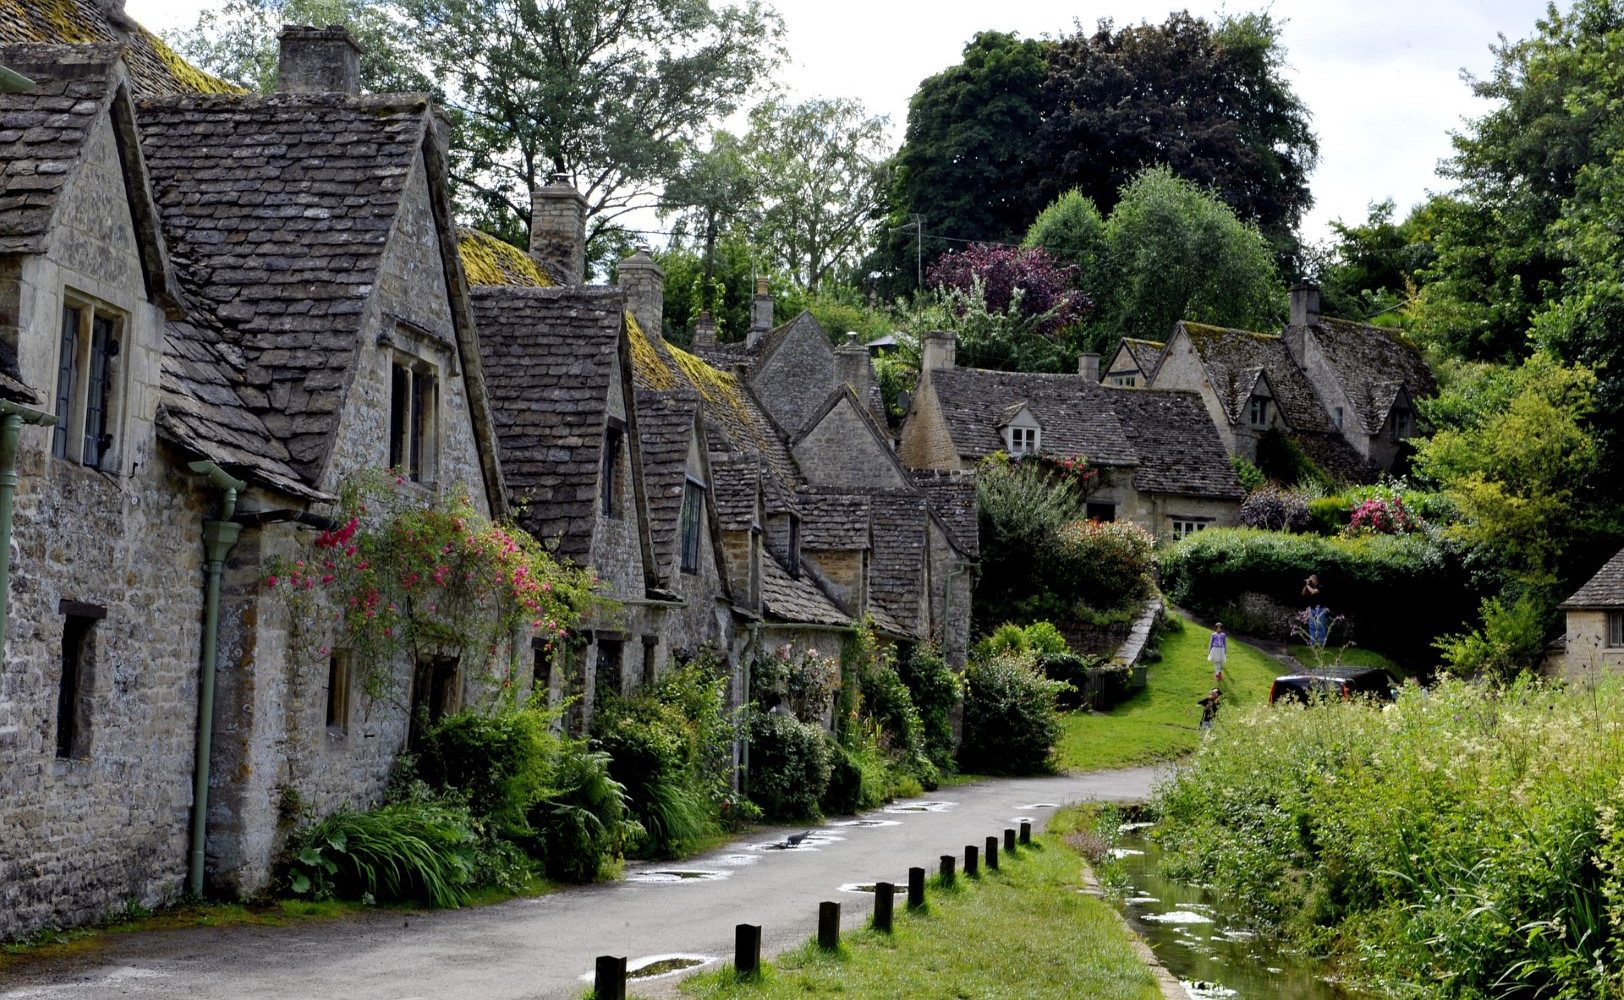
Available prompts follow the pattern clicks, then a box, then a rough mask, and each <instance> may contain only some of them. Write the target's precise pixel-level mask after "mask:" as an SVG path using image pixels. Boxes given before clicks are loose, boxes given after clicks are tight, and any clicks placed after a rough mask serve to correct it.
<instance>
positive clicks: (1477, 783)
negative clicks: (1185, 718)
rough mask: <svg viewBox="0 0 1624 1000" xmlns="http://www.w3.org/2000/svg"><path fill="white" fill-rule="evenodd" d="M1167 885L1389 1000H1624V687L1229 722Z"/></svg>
mask: <svg viewBox="0 0 1624 1000" xmlns="http://www.w3.org/2000/svg"><path fill="white" fill-rule="evenodd" d="M1158 806H1159V809H1160V810H1161V813H1162V816H1163V822H1162V824H1161V826H1160V828H1159V833H1158V836H1159V837H1160V838H1161V839H1162V840H1163V842H1164V843H1165V845H1166V846H1167V847H1168V848H1169V851H1170V860H1169V865H1170V868H1169V874H1170V875H1172V876H1173V877H1175V878H1180V879H1184V880H1187V881H1196V882H1202V883H1206V884H1209V885H1212V886H1213V887H1215V888H1217V889H1219V890H1220V891H1222V892H1225V893H1227V894H1229V895H1231V896H1233V897H1235V898H1237V899H1238V900H1240V901H1242V902H1244V903H1245V904H1247V905H1248V906H1249V907H1250V909H1251V912H1252V913H1253V914H1255V916H1256V918H1257V921H1258V922H1259V923H1260V924H1262V925H1265V926H1266V927H1270V928H1274V929H1277V930H1279V931H1281V932H1283V933H1284V934H1286V935H1288V936H1290V937H1293V938H1296V939H1297V940H1298V941H1300V942H1302V943H1305V944H1307V945H1308V946H1310V947H1313V948H1316V949H1318V950H1321V951H1329V952H1334V953H1337V954H1338V955H1339V956H1340V957H1341V958H1342V960H1343V961H1344V963H1345V964H1346V965H1347V966H1348V967H1349V968H1348V971H1350V972H1351V973H1352V974H1354V975H1355V976H1357V977H1360V978H1364V979H1367V980H1371V981H1377V982H1380V983H1382V984H1384V985H1386V986H1387V987H1389V988H1390V989H1393V990H1395V992H1397V993H1399V994H1400V995H1407V996H1408V995H1413V996H1443V997H1467V998H1489V997H1495V998H1501V997H1504V998H1519V1000H1520V998H1553V1000H1602V998H1613V1000H1616V998H1619V997H1624V971H1621V970H1624V880H1621V877H1620V871H1621V869H1620V865H1621V864H1624V828H1621V827H1620V825H1619V824H1618V822H1617V817H1618V815H1619V812H1620V811H1621V809H1624V683H1621V682H1620V681H1619V680H1617V679H1614V680H1608V681H1604V682H1603V683H1602V684H1600V685H1599V686H1597V687H1595V688H1586V689H1578V688H1575V689H1561V688H1555V687H1550V686H1546V685H1543V684H1539V683H1534V682H1522V683H1519V684H1517V685H1514V686H1512V687H1509V688H1505V689H1493V688H1488V687H1484V686H1472V685H1468V684H1465V683H1461V682H1455V681H1450V682H1446V683H1444V684H1442V685H1440V686H1438V687H1437V688H1434V689H1432V690H1431V691H1422V690H1421V689H1419V688H1417V687H1415V686H1413V685H1412V686H1410V687H1408V688H1407V689H1406V690H1405V692H1404V693H1403V695H1402V696H1401V697H1400V699H1399V701H1398V703H1397V704H1395V705H1393V706H1392V707H1391V708H1388V709H1386V710H1385V711H1384V710H1381V709H1378V708H1376V707H1374V706H1371V705H1368V704H1360V703H1343V702H1335V703H1328V704H1320V705H1315V706H1312V707H1309V708H1306V709H1303V708H1280V709H1271V708H1267V707H1259V708H1256V709H1254V710H1252V711H1250V712H1245V713H1239V714H1234V715H1231V716H1228V717H1221V718H1220V720H1219V725H1218V727H1217V728H1216V729H1215V731H1214V733H1213V736H1212V738H1211V739H1210V740H1208V741H1206V742H1205V743H1204V744H1203V746H1202V747H1201V749H1200V750H1199V751H1198V752H1197V753H1196V754H1195V756H1194V757H1193V758H1192V759H1191V761H1190V763H1189V765H1188V766H1187V767H1185V768H1183V769H1182V770H1181V771H1180V772H1179V773H1178V774H1177V775H1176V776H1175V777H1174V778H1173V779H1172V781H1171V782H1170V783H1169V784H1167V785H1166V786H1165V787H1163V788H1162V789H1160V791H1159V794H1158Z"/></svg>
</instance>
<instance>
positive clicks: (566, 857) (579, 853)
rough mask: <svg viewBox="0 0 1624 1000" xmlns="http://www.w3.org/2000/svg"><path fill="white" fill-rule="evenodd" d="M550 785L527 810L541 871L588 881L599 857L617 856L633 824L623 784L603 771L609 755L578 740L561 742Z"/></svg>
mask: <svg viewBox="0 0 1624 1000" xmlns="http://www.w3.org/2000/svg"><path fill="white" fill-rule="evenodd" d="M553 783H554V788H553V789H552V790H551V791H550V793H549V794H548V795H547V797H546V798H545V799H543V800H542V801H541V802H539V803H537V804H536V805H535V806H534V807H533V808H532V809H531V812H530V822H531V825H532V826H533V827H534V828H535V830H536V832H537V834H538V840H539V844H540V846H541V847H542V850H543V855H544V857H545V864H546V869H547V875H548V877H550V878H554V879H558V880H560V881H564V882H590V881H592V880H594V879H596V878H597V877H598V872H599V870H600V869H602V867H603V863H604V862H605V861H607V860H609V858H611V857H618V856H619V855H620V853H621V849H622V847H623V845H624V844H625V842H626V838H627V837H628V836H635V835H636V834H637V833H638V832H639V828H638V826H637V824H636V822H635V821H633V820H632V819H631V818H630V817H629V816H628V813H627V802H626V789H625V788H624V787H622V786H621V784H620V783H619V782H617V781H615V780H614V779H613V778H611V777H610V776H609V755H608V754H605V753H602V752H596V751H591V750H588V749H587V748H586V745H585V744H584V743H582V742H580V741H576V740H569V741H565V742H564V743H563V747H562V752H561V753H560V754H559V757H558V760H557V764H556V768H555V772H554V777H553Z"/></svg>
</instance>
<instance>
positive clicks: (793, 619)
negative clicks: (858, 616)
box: [761, 551, 852, 626]
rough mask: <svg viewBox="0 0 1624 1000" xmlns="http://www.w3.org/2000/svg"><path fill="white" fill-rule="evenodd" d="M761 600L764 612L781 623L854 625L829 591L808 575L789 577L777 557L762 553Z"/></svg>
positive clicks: (787, 571)
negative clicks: (827, 592) (826, 592)
mask: <svg viewBox="0 0 1624 1000" xmlns="http://www.w3.org/2000/svg"><path fill="white" fill-rule="evenodd" d="M761 603H762V607H763V609H764V613H765V615H766V616H767V617H768V618H770V619H774V620H777V621H781V622H789V623H791V624H808V625H835V626H844V625H850V624H852V620H851V616H850V615H848V614H846V612H844V611H842V610H840V606H839V605H838V604H836V603H835V602H834V600H833V599H832V598H830V597H829V595H828V594H825V593H824V592H823V589H822V588H820V587H819V586H818V585H817V583H815V582H814V581H813V580H812V578H811V577H809V576H807V575H806V574H802V575H801V576H799V577H793V576H790V574H789V570H787V569H785V568H784V566H783V564H782V563H780V562H779V561H778V558H777V557H776V556H774V555H773V554H772V553H770V552H766V551H763V552H762V554H761Z"/></svg>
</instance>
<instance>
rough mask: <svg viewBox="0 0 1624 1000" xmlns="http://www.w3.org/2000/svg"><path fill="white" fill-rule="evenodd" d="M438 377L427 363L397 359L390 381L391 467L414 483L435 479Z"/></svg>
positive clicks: (428, 481)
mask: <svg viewBox="0 0 1624 1000" xmlns="http://www.w3.org/2000/svg"><path fill="white" fill-rule="evenodd" d="M439 398H440V389H439V379H438V378H436V377H435V374H434V370H433V369H432V368H430V367H429V366H428V365H427V364H426V363H423V362H418V363H415V364H414V363H410V362H407V361H404V360H397V361H395V362H394V364H393V365H392V366H391V370H390V382H389V467H390V468H391V469H398V470H400V471H401V473H402V474H403V475H405V476H406V478H408V479H410V480H411V481H412V482H414V483H432V482H434V472H435V462H436V458H437V456H436V455H435V450H434V444H435V432H436V426H437V424H438V418H439Z"/></svg>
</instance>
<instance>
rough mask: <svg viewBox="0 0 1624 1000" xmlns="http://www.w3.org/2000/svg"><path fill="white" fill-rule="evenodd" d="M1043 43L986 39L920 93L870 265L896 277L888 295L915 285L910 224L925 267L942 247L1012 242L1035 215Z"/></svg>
mask: <svg viewBox="0 0 1624 1000" xmlns="http://www.w3.org/2000/svg"><path fill="white" fill-rule="evenodd" d="M1047 45H1048V43H1046V42H1041V41H1036V40H1033V39H1021V38H1018V37H1017V36H1015V35H1013V34H1006V33H1003V32H997V31H984V32H980V33H978V34H977V35H976V36H975V37H974V38H972V39H971V40H970V42H969V44H968V45H966V46H965V47H964V59H963V61H962V62H960V63H959V64H958V65H957V66H952V67H949V68H948V69H945V70H943V71H942V72H940V73H938V74H936V75H935V76H932V77H930V78H929V79H927V80H925V81H924V82H923V83H921V84H920V85H919V89H918V90H917V91H915V92H914V95H913V97H912V99H910V100H909V102H908V126H907V130H906V132H905V133H904V138H903V142H902V148H901V149H900V150H898V152H897V156H896V169H895V172H894V173H893V174H892V183H891V188H890V191H889V192H888V198H889V207H890V213H889V219H888V221H889V228H888V231H887V233H886V234H885V238H884V239H883V240H882V243H881V248H880V250H879V251H878V252H877V254H876V257H875V260H874V262H873V263H874V264H875V265H876V266H879V267H881V268H883V269H885V270H887V271H889V272H891V274H892V276H893V277H894V279H895V280H894V281H893V282H891V286H892V287H890V288H889V291H891V292H892V293H893V294H897V293H901V292H904V291H910V290H912V289H913V288H914V286H915V279H916V258H917V256H918V254H917V253H916V251H917V250H918V249H920V248H918V247H916V246H915V240H916V239H917V233H916V232H915V231H914V230H912V229H909V228H905V227H907V226H909V225H911V224H912V223H913V221H914V218H915V216H921V217H923V218H924V220H925V233H926V240H925V244H924V246H923V248H922V249H923V251H924V254H923V256H924V261H923V263H924V264H926V265H928V264H930V263H931V262H932V261H933V260H934V258H936V257H937V256H939V255H940V254H941V253H942V252H943V251H944V250H946V249H948V248H949V247H950V246H952V244H951V243H948V242H947V241H946V240H948V239H953V240H967V241H981V240H995V241H1010V240H1013V239H1015V238H1016V237H1017V236H1019V235H1020V233H1021V231H1022V230H1023V229H1024V228H1025V227H1026V224H1027V222H1028V221H1029V220H1030V219H1031V217H1032V213H1033V212H1035V211H1036V210H1037V206H1036V205H1035V204H1033V202H1032V197H1031V191H1030V188H1031V186H1032V180H1033V175H1034V171H1035V169H1036V167H1037V163H1038V161H1037V159H1036V158H1035V157H1034V156H1033V155H1032V154H1033V149H1032V144H1031V138H1032V136H1033V135H1034V134H1035V133H1036V132H1037V129H1038V126H1039V125H1040V124H1041V123H1042V120H1043V113H1042V107H1041V97H1042V91H1043V80H1044V77H1045V76H1046V75H1047V73H1048V61H1047V56H1046V50H1047Z"/></svg>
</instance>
